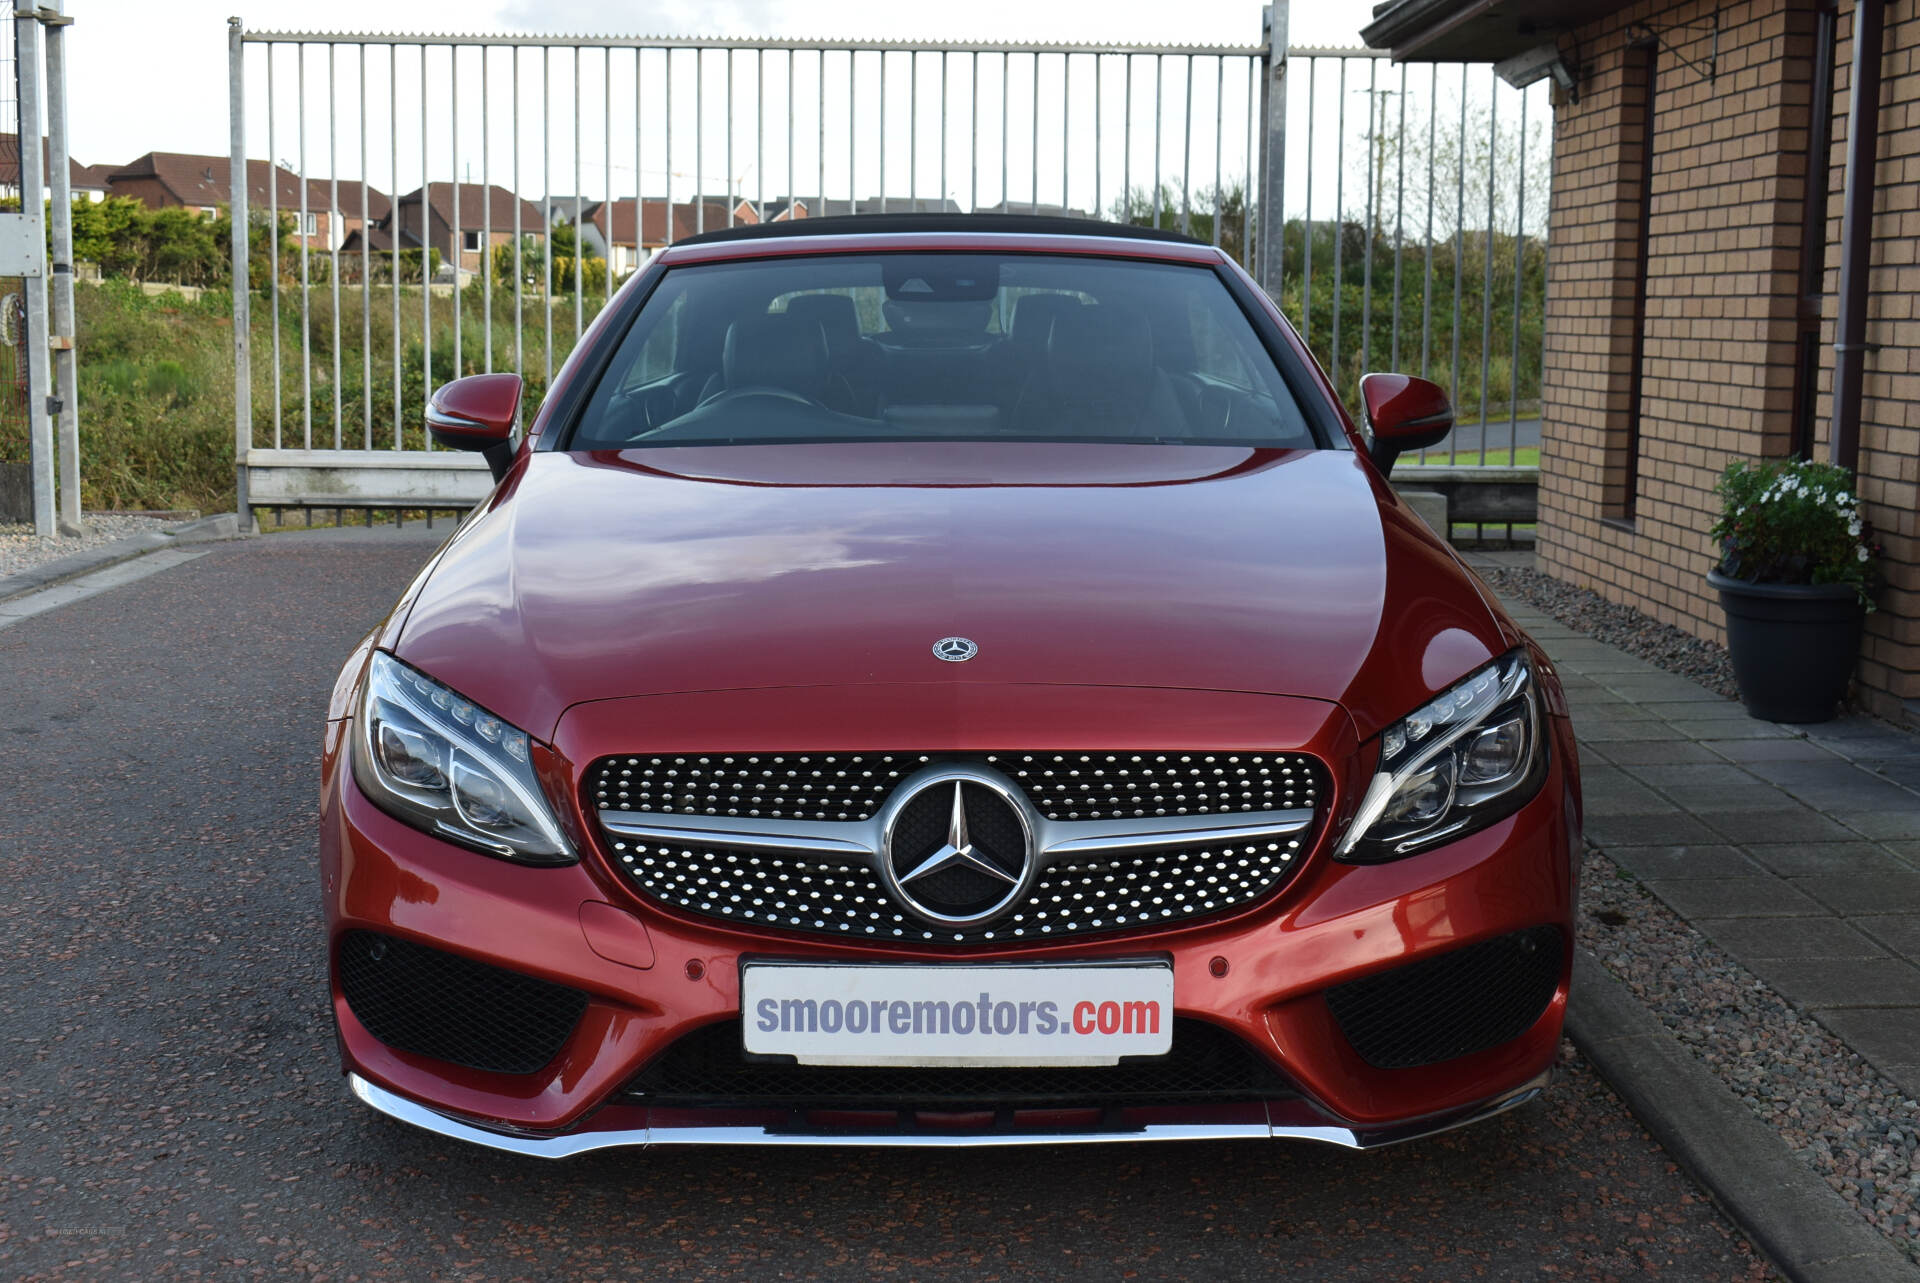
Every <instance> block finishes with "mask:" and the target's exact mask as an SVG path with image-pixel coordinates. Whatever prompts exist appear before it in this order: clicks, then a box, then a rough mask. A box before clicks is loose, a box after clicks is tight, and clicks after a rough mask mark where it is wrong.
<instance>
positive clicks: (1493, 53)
mask: <svg viewBox="0 0 1920 1283" xmlns="http://www.w3.org/2000/svg"><path fill="white" fill-rule="evenodd" d="M1630 3H1631V0H1387V3H1384V4H1378V5H1375V6H1374V10H1373V21H1372V22H1371V23H1370V24H1368V25H1367V26H1365V27H1363V28H1361V31H1360V38H1361V39H1362V40H1364V41H1366V42H1367V44H1368V45H1369V46H1371V47H1373V48H1375V49H1386V50H1390V51H1391V52H1392V54H1393V58H1394V61H1395V62H1501V61H1504V60H1505V59H1508V58H1511V57H1513V56H1514V55H1515V54H1519V53H1525V52H1526V51H1527V50H1529V49H1533V48H1536V47H1537V46H1539V45H1542V44H1545V43H1547V42H1549V41H1552V40H1554V39H1556V38H1557V37H1558V36H1559V35H1561V33H1563V32H1567V31H1572V30H1575V29H1576V28H1579V27H1584V26H1586V25H1587V24H1588V23H1590V22H1596V21H1598V20H1599V19H1601V18H1605V17H1607V16H1608V15H1610V14H1614V13H1618V12H1619V11H1620V10H1622V9H1625V8H1627V7H1629V4H1630Z"/></svg>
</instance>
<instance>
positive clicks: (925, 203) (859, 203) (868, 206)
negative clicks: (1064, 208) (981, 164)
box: [817, 196, 1026, 218]
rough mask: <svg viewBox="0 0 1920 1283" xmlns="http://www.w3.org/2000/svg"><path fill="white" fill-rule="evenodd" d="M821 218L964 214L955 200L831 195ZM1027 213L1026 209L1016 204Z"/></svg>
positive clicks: (824, 201) (824, 200)
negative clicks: (869, 215)
mask: <svg viewBox="0 0 1920 1283" xmlns="http://www.w3.org/2000/svg"><path fill="white" fill-rule="evenodd" d="M817 203H818V204H819V206H820V209H819V216H820V217H821V218H843V217H845V216H846V215H848V214H959V213H964V212H965V211H963V210H962V209H961V208H960V206H959V204H958V203H957V202H955V201H953V200H941V199H936V198H935V197H931V196H914V197H907V196H886V197H881V196H862V197H861V198H860V199H859V200H853V201H850V200H848V199H846V198H845V197H840V196H827V197H823V198H821V199H820V200H819V201H818V202H817ZM1015 208H1016V209H1017V210H1019V211H1020V212H1022V213H1024V212H1026V211H1025V207H1024V206H1020V205H1017V204H1016V205H1015Z"/></svg>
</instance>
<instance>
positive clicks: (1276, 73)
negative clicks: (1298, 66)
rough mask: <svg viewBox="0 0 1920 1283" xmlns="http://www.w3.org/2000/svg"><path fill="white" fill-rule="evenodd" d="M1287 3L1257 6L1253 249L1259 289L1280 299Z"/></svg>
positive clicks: (1285, 0) (1277, 1) (1284, 226)
mask: <svg viewBox="0 0 1920 1283" xmlns="http://www.w3.org/2000/svg"><path fill="white" fill-rule="evenodd" d="M1287 5H1288V0H1274V2H1273V3H1272V4H1270V5H1268V6H1266V8H1265V9H1264V10H1263V11H1262V22H1261V26H1262V27H1263V28H1264V30H1263V32H1262V36H1263V37H1264V39H1263V41H1262V43H1264V44H1265V45H1266V47H1267V74H1266V75H1265V76H1263V77H1262V78H1261V81H1260V123H1261V127H1262V128H1263V129H1264V130H1265V131H1266V136H1265V138H1264V139H1263V140H1262V144H1261V148H1260V239H1259V241H1258V244H1257V245H1256V248H1255V254H1256V263H1255V266H1256V267H1257V268H1258V270H1259V280H1260V288H1261V289H1263V290H1265V291H1266V292H1267V296H1268V297H1269V298H1271V299H1272V300H1273V301H1274V303H1275V304H1276V305H1277V304H1278V303H1279V302H1280V261H1281V246H1282V245H1283V244H1284V242H1285V239H1286V230H1287V214H1286V210H1285V208H1284V201H1285V197H1286V188H1287Z"/></svg>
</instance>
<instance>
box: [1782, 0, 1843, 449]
mask: <svg viewBox="0 0 1920 1283" xmlns="http://www.w3.org/2000/svg"><path fill="white" fill-rule="evenodd" d="M1813 19H1814V29H1813V67H1812V83H1811V84H1810V86H1809V90H1810V98H1811V103H1810V110H1809V112H1808V120H1807V182H1806V191H1805V193H1804V196H1803V203H1802V206H1801V211H1800V275H1799V282H1798V289H1797V290H1796V291H1795V294H1796V299H1795V308H1794V331H1795V333H1794V363H1793V430H1792V436H1791V438H1790V440H1791V445H1790V447H1789V448H1790V449H1791V450H1792V452H1793V454H1794V455H1795V456H1796V457H1798V458H1801V459H1811V458H1812V457H1813V438H1814V417H1815V411H1816V410H1817V409H1818V407H1819V402H1820V350H1821V344H1820V313H1821V310H1822V308H1821V304H1822V302H1823V294H1824V291H1825V285H1826V265H1827V193H1828V189H1829V184H1830V176H1829V171H1828V166H1829V164H1830V163H1831V162H1830V160H1829V158H1828V152H1829V149H1830V148H1831V146H1832V143H1833V51H1834V44H1835V35H1836V32H1835V28H1836V27H1837V25H1838V23H1839V15H1838V13H1837V12H1836V11H1835V7H1834V5H1833V4H1832V3H1831V0H1820V3H1818V4H1817V5H1816V6H1815V9H1814V15H1813Z"/></svg>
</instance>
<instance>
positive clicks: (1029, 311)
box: [1007, 294, 1081, 348]
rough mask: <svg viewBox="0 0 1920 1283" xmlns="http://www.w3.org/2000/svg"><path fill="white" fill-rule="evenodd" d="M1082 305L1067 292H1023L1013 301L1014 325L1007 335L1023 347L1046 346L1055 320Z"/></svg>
mask: <svg viewBox="0 0 1920 1283" xmlns="http://www.w3.org/2000/svg"><path fill="white" fill-rule="evenodd" d="M1080 305H1081V304H1080V301H1079V300H1078V299H1072V298H1068V297H1067V296H1066V295H1065V294H1022V295H1021V296H1020V297H1019V298H1017V299H1015V300H1014V301H1013V325H1012V327H1011V328H1010V329H1009V330H1008V332H1007V337H1008V338H1010V339H1012V340H1013V341H1014V342H1015V343H1017V344H1019V345H1020V346H1022V347H1031V348H1041V347H1045V346H1046V343H1047V333H1048V331H1050V330H1051V329H1052V328H1053V322H1054V320H1055V319H1056V318H1057V317H1059V316H1060V314H1061V313H1063V312H1067V311H1071V310H1074V309H1077V308H1078V307H1080Z"/></svg>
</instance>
